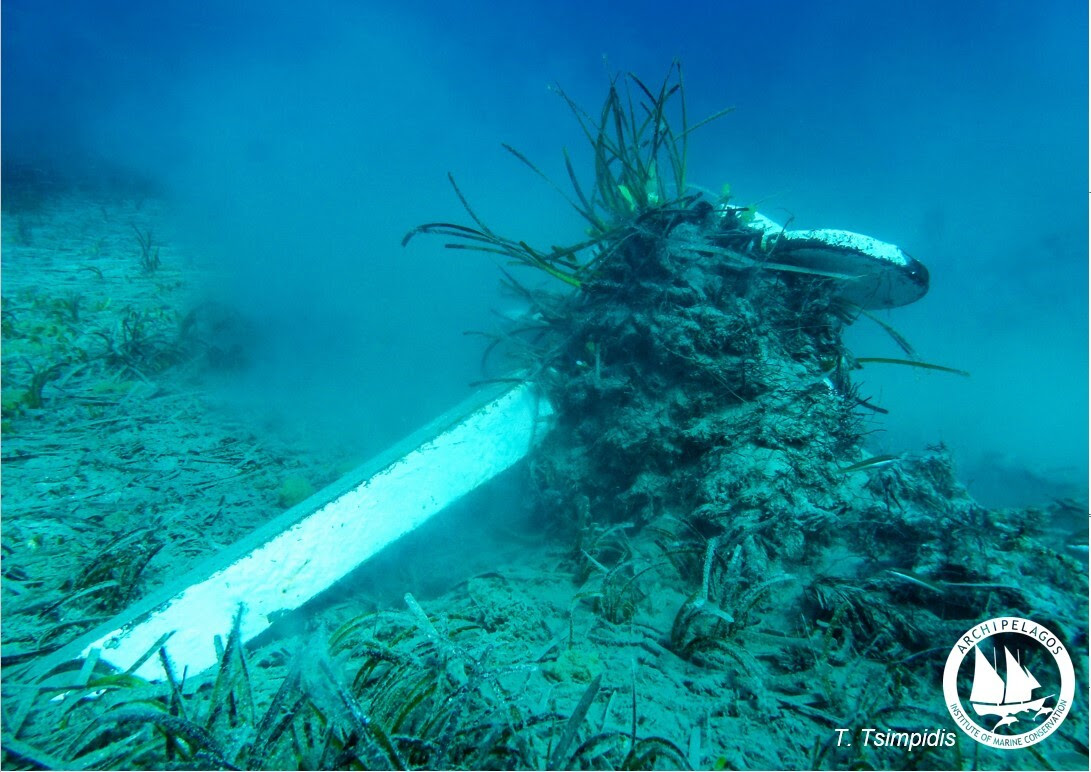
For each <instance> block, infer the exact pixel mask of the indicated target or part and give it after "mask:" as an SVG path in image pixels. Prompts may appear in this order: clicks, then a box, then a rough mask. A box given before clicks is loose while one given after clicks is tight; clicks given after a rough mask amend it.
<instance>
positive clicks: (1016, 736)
mask: <svg viewBox="0 0 1091 772" xmlns="http://www.w3.org/2000/svg"><path fill="white" fill-rule="evenodd" d="M994 636H995V637H994ZM990 639H991V640H990ZM971 656H972V657H973V662H970V661H969V658H970V657H971ZM964 664H965V666H963V665H964ZM971 673H972V680H971V679H970V678H969V676H970V675H971ZM967 692H969V693H968V694H967ZM1075 692H1076V674H1075V669H1074V668H1073V667H1072V657H1071V656H1070V655H1069V653H1068V649H1066V648H1065V644H1064V638H1063V637H1062V636H1060V635H1057V634H1056V633H1055V632H1053V631H1052V630H1050V629H1049V628H1048V627H1046V626H1045V625H1042V624H1039V623H1037V622H1035V621H1034V620H1032V619H1026V618H1024V617H1016V616H1010V617H996V618H994V619H989V620H986V621H984V622H979V623H978V624H976V625H974V626H973V627H971V628H970V629H969V630H967V631H966V632H965V633H963V634H962V635H961V636H959V638H958V640H957V641H955V645H954V646H953V647H952V648H951V653H950V655H948V657H947V663H946V664H945V665H944V668H943V701H944V702H945V703H946V705H947V710H948V712H950V714H951V718H952V719H954V722H955V724H956V725H957V726H958V728H959V729H961V730H962V731H963V732H964V733H965V734H966V735H968V736H970V737H972V738H973V739H974V740H976V741H977V742H979V743H982V744H983V745H987V746H989V747H991V748H1003V749H1010V750H1018V749H1020V748H1026V747H1028V746H1031V745H1034V744H1035V743H1039V742H1041V741H1042V740H1044V739H1046V738H1047V737H1049V736H1050V735H1051V734H1053V732H1055V731H1056V730H1057V727H1059V726H1060V725H1061V722H1062V721H1064V720H1065V718H1066V717H1067V716H1068V714H1069V713H1070V712H1072V707H1073V705H1072V700H1073V697H1074V695H1075Z"/></svg>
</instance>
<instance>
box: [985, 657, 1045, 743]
mask: <svg viewBox="0 0 1091 772" xmlns="http://www.w3.org/2000/svg"><path fill="white" fill-rule="evenodd" d="M993 656H994V657H995V656H996V650H995V649H994V650H993ZM1004 660H1005V662H1004V677H1001V676H1000V673H999V671H998V670H997V668H996V664H995V662H989V660H988V659H987V658H986V657H985V655H984V654H983V653H982V652H981V647H980V646H974V685H973V688H972V690H971V691H970V706H971V707H972V708H973V709H974V711H975V712H976V713H977V715H979V716H982V717H987V716H996V717H997V718H998V719H999V720H998V721H997V722H996V725H995V726H993V728H992V731H994V732H995V731H996V730H997V729H999V728H1000V727H1002V726H1008V725H1010V724H1014V723H1016V722H1018V721H1019V714H1020V713H1030V714H1031V715H1030V718H1032V719H1036V718H1040V717H1041V716H1046V715H1049V713H1051V712H1052V711H1053V708H1051V707H1050V708H1047V707H1045V703H1046V700H1049V699H1051V698H1055V697H1056V696H1057V695H1056V694H1050V695H1048V696H1045V697H1038V698H1035V697H1034V690H1035V689H1040V688H1041V686H1042V685H1041V684H1040V683H1038V679H1037V678H1035V677H1034V674H1033V673H1031V672H1030V670H1028V669H1027V668H1026V667H1025V666H1024V665H1023V664H1022V663H1021V662H1020V661H1019V659H1018V658H1017V657H1015V656H1012V653H1011V649H1009V648H1008V647H1007V646H1005V647H1004Z"/></svg>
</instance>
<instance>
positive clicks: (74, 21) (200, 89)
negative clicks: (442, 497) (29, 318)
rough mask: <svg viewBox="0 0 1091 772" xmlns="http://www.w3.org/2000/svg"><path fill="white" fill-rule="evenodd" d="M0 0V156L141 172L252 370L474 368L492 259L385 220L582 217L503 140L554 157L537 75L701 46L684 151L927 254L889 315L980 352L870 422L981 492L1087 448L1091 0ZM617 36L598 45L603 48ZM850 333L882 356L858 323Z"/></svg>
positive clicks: (379, 407)
mask: <svg viewBox="0 0 1091 772" xmlns="http://www.w3.org/2000/svg"><path fill="white" fill-rule="evenodd" d="M670 6H671V4H666V3H661V2H658V3H649V2H627V3H624V4H621V3H599V2H591V3H586V2H579V3H575V2H557V1H556V0H551V1H550V2H532V3H515V4H510V5H507V4H497V3H489V2H473V1H471V2H458V3H447V2H443V3H433V2H403V3H348V2H346V3H334V2H317V3H305V4H300V3H287V2H278V1H276V0H273V1H272V2H263V3H241V2H223V3H221V2H199V3H188V2H163V3H140V2H122V1H120V0H110V1H108V2H105V1H97V2H71V1H70V2H58V1H57V0H33V1H30V0H22V1H20V0H9V1H8V2H5V3H4V7H3V11H4V18H3V22H4V24H3V61H2V63H3V100H4V101H3V158H4V161H5V164H11V163H12V162H26V163H31V164H35V165H38V166H48V167H49V168H51V169H53V170H55V171H58V172H59V173H61V174H63V175H69V176H71V177H75V178H81V179H84V180H88V179H91V180H96V179H97V180H98V181H100V182H102V181H110V180H114V179H125V180H131V179H133V178H134V177H137V178H140V179H142V180H143V181H144V182H145V183H147V184H149V185H150V186H152V187H153V188H154V189H155V190H157V191H159V192H161V193H162V195H164V196H165V197H167V198H169V200H170V201H171V202H172V204H171V207H170V211H171V212H172V213H173V217H174V218H175V221H176V222H175V223H174V230H175V232H176V233H178V234H181V235H180V239H181V240H182V241H183V242H184V243H185V246H186V249H187V250H189V251H190V252H192V253H195V254H200V255H202V256H203V257H204V258H206V259H207V260H210V261H214V262H218V263H219V264H221V265H222V266H224V267H225V269H227V271H228V273H229V274H230V278H229V279H227V280H225V282H224V284H223V286H222V287H221V288H220V290H221V292H222V294H223V296H224V297H225V298H226V299H228V300H229V301H231V302H232V303H234V304H235V305H238V306H240V307H242V308H243V309H245V310H246V311H247V313H249V314H250V315H251V316H253V317H254V318H256V319H257V320H258V321H259V322H260V323H261V325H262V326H263V329H264V330H266V331H267V332H268V333H269V335H268V337H267V339H266V342H265V343H264V346H265V349H264V351H263V353H262V356H261V357H259V360H260V361H259V363H258V366H259V369H258V372H259V375H258V376H256V377H255V380H254V383H253V384H252V388H251V390H250V391H249V392H248V394H249V397H248V398H249V399H254V400H258V399H265V400H269V401H270V402H271V403H274V404H278V403H284V404H287V405H290V406H291V407H292V408H294V409H296V410H302V409H304V408H305V409H306V410H309V411H310V412H311V413H312V414H313V416H312V417H313V419H314V420H315V421H318V422H319V423H322V422H325V423H327V424H329V425H330V426H331V427H334V426H339V427H348V428H349V429H352V428H353V427H356V426H364V425H365V424H366V425H367V426H370V427H373V428H374V427H375V425H376V424H375V420H376V419H375V415H376V414H378V415H381V416H383V420H382V421H380V422H379V423H380V424H381V428H380V429H377V430H376V431H380V432H384V433H388V434H390V436H396V435H398V434H401V433H404V431H407V430H408V429H411V428H412V427H414V426H416V425H417V424H419V423H421V422H423V421H425V420H427V419H428V418H429V417H431V416H432V415H434V414H435V413H437V412H439V411H440V410H441V409H442V408H444V407H445V406H447V405H448V404H451V403H452V402H454V401H455V399H457V398H458V397H460V396H461V395H462V394H463V393H465V390H466V383H467V382H468V381H470V380H472V379H473V378H475V377H477V375H478V354H479V352H480V342H479V341H478V340H476V339H472V338H471V339H465V338H463V337H462V336H461V335H460V334H459V333H460V332H461V331H462V330H464V329H470V328H480V327H487V326H488V325H489V324H490V320H491V316H490V314H489V309H490V308H495V307H498V306H499V305H502V304H503V302H504V300H503V299H502V298H499V297H498V293H497V290H496V284H497V283H496V270H495V268H494V266H493V265H492V264H491V263H490V262H489V261H488V260H484V259H481V258H479V257H477V256H475V255H472V254H457V253H455V254H452V253H449V252H444V251H443V250H442V249H441V248H440V245H439V243H435V242H426V241H420V240H418V241H417V242H415V243H414V244H413V245H411V248H410V249H407V250H403V249H401V248H400V247H399V245H398V244H399V240H400V238H401V236H402V235H403V234H404V233H405V231H406V230H408V229H409V228H411V227H412V226H414V225H415V224H417V223H419V222H422V221H427V220H436V219H449V218H458V217H461V212H460V210H459V206H458V203H457V200H456V199H455V197H454V196H453V195H452V193H451V191H450V189H449V187H448V184H447V181H446V178H445V173H446V172H447V171H452V172H453V173H455V175H456V176H457V178H458V179H459V180H460V181H461V184H462V186H463V188H464V190H465V192H466V193H467V195H468V196H469V197H470V198H471V199H472V200H473V201H474V204H475V207H476V208H477V210H478V211H479V212H480V213H482V214H483V215H485V216H487V218H488V220H489V222H490V223H491V224H493V225H494V226H495V227H496V228H497V229H499V230H503V231H504V232H511V233H518V234H520V235H521V236H522V237H524V238H526V239H527V240H528V241H530V242H532V243H542V244H550V243H561V242H565V241H566V240H572V239H573V238H574V237H578V235H579V234H580V232H581V225H580V223H579V222H578V220H577V219H576V218H575V217H574V216H573V215H572V214H571V213H570V211H569V210H568V209H567V208H566V205H565V204H564V203H563V201H561V200H560V199H559V197H557V196H555V195H553V194H552V193H551V192H550V190H549V189H548V188H547V187H545V186H544V185H543V184H542V183H541V182H540V181H539V180H538V179H537V178H535V177H534V176H533V175H532V174H531V173H529V172H528V171H527V170H526V169H525V168H524V167H523V166H521V165H520V164H519V163H518V162H517V161H515V160H514V159H513V158H511V157H510V156H509V155H508V154H507V153H505V152H504V151H503V150H502V149H501V148H500V146H499V143H500V142H508V143H510V144H512V145H514V146H516V147H518V148H519V149H520V150H521V151H522V152H523V153H524V154H526V155H527V156H528V157H530V158H532V159H534V160H535V162H536V163H538V164H539V165H540V166H541V167H542V168H543V169H544V170H545V171H547V173H550V174H552V175H553V176H555V177H556V178H558V179H563V178H564V169H563V164H562V161H561V155H560V148H561V146H562V145H567V146H569V147H571V148H573V151H574V153H575V154H576V159H577V161H578V160H579V159H580V158H581V155H580V154H581V153H582V152H583V151H582V143H583V138H582V136H581V135H580V133H579V131H578V129H577V127H576V125H575V123H574V122H573V121H572V120H571V116H570V115H569V114H568V112H567V110H566V108H565V106H564V105H563V103H562V102H561V100H559V99H558V98H557V96H556V95H555V94H553V93H551V92H550V91H549V90H548V89H547V86H548V85H549V84H551V83H559V84H561V85H562V86H563V87H564V88H565V90H566V91H567V92H568V93H569V94H570V95H572V96H573V97H574V98H575V99H576V101H578V102H580V103H582V104H585V105H588V106H594V105H597V104H598V102H599V100H600V99H601V95H602V93H603V90H604V88H605V85H606V83H607V73H609V72H612V71H633V72H636V73H638V74H640V75H641V76H642V77H643V78H645V79H646V80H656V79H657V78H659V77H661V74H662V73H664V72H665V70H666V67H667V65H668V64H669V62H670V61H671V60H672V59H673V58H678V59H680V60H681V61H682V62H683V64H684V67H685V73H686V84H687V92H688V95H689V101H690V104H689V109H690V114H691V118H697V117H701V116H703V115H706V114H709V113H712V112H714V111H715V110H717V109H720V108H722V107H724V106H728V105H733V106H735V107H736V110H735V112H734V113H733V114H731V115H730V116H728V117H727V118H724V119H721V120H720V121H717V122H716V123H714V124H712V125H710V126H707V127H705V128H703V129H702V130H700V132H698V133H695V134H694V136H693V144H692V154H691V159H690V179H691V180H692V181H693V182H695V183H697V184H700V185H703V186H705V187H707V188H710V189H713V190H716V191H718V190H719V189H720V187H721V186H722V185H723V183H725V182H729V183H730V184H731V186H732V190H733V192H734V195H735V197H736V200H738V201H741V202H758V203H759V204H760V207H761V209H762V211H764V212H766V213H768V214H769V215H770V216H773V217H774V218H776V219H780V220H782V221H783V220H784V219H786V218H787V217H788V216H792V217H794V220H793V227H840V228H846V229H850V230H856V231H859V232H862V233H867V234H870V235H873V236H875V237H877V238H881V239H883V240H886V241H890V242H894V243H897V244H898V245H900V246H902V247H903V248H904V249H906V250H907V251H908V252H910V253H911V254H913V255H914V256H916V257H917V258H918V259H920V260H922V261H923V262H924V263H926V264H927V266H928V267H929V269H930V271H931V274H932V291H931V293H930V294H929V295H928V296H927V297H926V298H925V299H924V300H923V301H921V302H919V303H917V304H915V305H913V306H911V307H908V308H904V309H900V310H897V311H894V312H891V313H889V314H886V315H884V319H885V320H886V321H887V322H889V323H891V324H893V325H895V326H896V327H897V328H898V329H899V330H900V331H901V332H902V333H903V334H904V335H906V336H907V337H908V338H909V339H910V340H911V341H912V342H913V344H914V345H915V347H916V349H917V350H918V352H920V354H921V356H922V357H923V358H924V359H926V360H928V361H932V362H937V363H941V364H946V365H951V366H954V367H957V368H961V369H965V370H969V371H971V372H972V373H973V377H972V378H971V379H968V380H964V379H959V378H955V377H946V376H942V375H936V374H931V373H930V374H925V375H921V374H920V373H919V372H918V371H915V370H913V371H910V372H904V371H885V370H882V369H876V370H874V371H873V372H869V373H868V374H867V378H866V385H867V390H868V391H869V393H872V394H874V395H875V396H876V400H877V401H878V402H879V403H880V404H882V405H883V406H885V407H886V408H888V409H889V410H890V415H889V416H888V417H887V418H886V419H885V421H884V427H885V432H884V433H883V434H882V435H881V436H878V437H876V440H875V442H876V445H877V446H878V448H877V449H881V450H889V451H892V452H899V451H903V450H916V449H918V448H919V447H920V446H922V445H923V444H925V443H930V442H936V441H939V440H943V441H945V442H946V443H947V444H948V445H949V446H951V447H952V449H953V450H954V452H955V454H956V458H957V459H958V461H959V463H960V467H961V469H962V471H963V475H964V477H965V478H966V479H967V481H968V482H969V483H970V484H971V487H972V489H973V490H975V491H976V492H977V494H978V495H979V496H981V497H982V498H983V499H985V500H986V501H988V502H989V503H996V504H1005V503H1018V502H1021V501H1026V500H1035V499H1041V498H1045V497H1049V496H1054V495H1062V494H1067V493H1071V492H1072V491H1074V490H1075V491H1079V490H1082V489H1084V488H1085V487H1086V481H1087V468H1088V457H1087V439H1088V438H1087V426H1088V412H1087V399H1086V397H1087V392H1088V388H1087V386H1088V384H1087V372H1088V360H1087V351H1088V339H1087V295H1086V287H1087V261H1086V245H1087V241H1086V234H1087V211H1086V206H1085V199H1084V196H1085V193H1086V190H1085V186H1086V183H1087V177H1086V174H1085V169H1087V166H1088V156H1087V147H1088V142H1087V140H1088V135H1087V122H1086V116H1087V109H1088V103H1087V93H1088V88H1087V86H1088V82H1087V69H1086V67H1085V63H1086V61H1087V37H1086V30H1087V7H1086V4H1084V3H1079V2H1066V1H1063V0H1054V1H1052V2H1043V3H1038V4H1035V6H1034V7H1033V8H1032V7H1031V6H1029V5H1026V4H1015V3H994V2H959V3H949V2H939V1H931V2H895V3H874V2H862V1H860V2H857V1H856V0H851V1H841V2H835V3H823V4H815V3H802V2H765V3H736V2H716V3H711V2H710V3H692V4H679V7H678V8H671V7H670ZM604 57H605V59H606V62H605V64H604ZM857 326H858V328H859V329H858V330H856V331H854V333H853V335H854V337H853V338H852V339H851V340H850V343H851V344H852V345H853V347H854V350H855V351H856V352H857V353H858V354H860V355H880V356H881V355H887V356H891V355H897V352H896V350H894V351H892V350H891V349H892V344H891V343H890V341H889V339H887V338H886V337H885V336H884V334H883V333H882V332H880V331H879V330H878V328H877V327H875V326H874V325H869V324H864V323H861V324H859V325H857Z"/></svg>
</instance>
